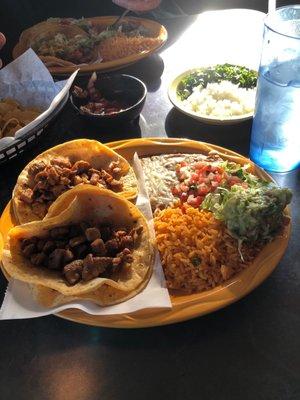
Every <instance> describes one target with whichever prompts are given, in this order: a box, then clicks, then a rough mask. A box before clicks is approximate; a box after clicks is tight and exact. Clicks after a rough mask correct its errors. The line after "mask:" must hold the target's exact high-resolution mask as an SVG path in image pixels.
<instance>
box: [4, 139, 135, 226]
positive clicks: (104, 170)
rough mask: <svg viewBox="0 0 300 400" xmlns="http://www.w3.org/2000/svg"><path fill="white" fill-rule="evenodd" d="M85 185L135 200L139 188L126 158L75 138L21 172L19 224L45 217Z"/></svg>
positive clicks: (17, 204)
mask: <svg viewBox="0 0 300 400" xmlns="http://www.w3.org/2000/svg"><path fill="white" fill-rule="evenodd" d="M84 184H91V185H94V186H98V187H101V188H106V189H109V190H112V191H113V192H116V193H118V194H120V195H121V196H124V197H126V198H127V199H128V200H131V201H133V200H135V198H136V196H137V191H138V189H137V181H136V177H135V174H134V172H133V169H132V168H131V166H130V164H129V163H128V161H126V160H125V159H124V158H123V157H121V156H120V155H119V154H117V153H116V152H114V151H113V150H111V149H109V148H108V147H106V146H104V145H103V144H101V143H100V142H98V141H96V140H88V139H78V140H72V141H70V142H66V143H63V144H61V145H58V146H55V147H53V148H51V149H49V150H47V151H45V152H44V153H42V154H40V155H39V156H37V157H36V158H35V159H34V160H32V161H31V162H30V163H29V164H28V165H27V166H26V167H25V168H24V170H23V171H22V172H21V174H20V175H19V178H18V180H17V183H16V186H15V188H14V192H13V199H12V201H13V209H14V214H15V217H16V219H17V221H18V223H20V224H24V223H27V222H30V221H36V220H40V219H43V218H44V217H45V215H46V214H47V212H48V210H49V208H50V206H51V205H52V203H53V202H54V201H55V200H56V199H57V198H58V197H59V196H60V195H61V194H63V193H65V192H67V191H68V190H69V189H72V188H73V187H75V186H77V185H84Z"/></svg>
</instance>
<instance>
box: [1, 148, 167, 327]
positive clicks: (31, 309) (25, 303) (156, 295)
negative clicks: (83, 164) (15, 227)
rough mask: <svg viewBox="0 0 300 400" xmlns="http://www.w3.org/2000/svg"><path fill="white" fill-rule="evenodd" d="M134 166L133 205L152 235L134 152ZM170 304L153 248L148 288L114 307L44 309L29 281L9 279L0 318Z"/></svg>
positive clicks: (120, 311)
mask: <svg viewBox="0 0 300 400" xmlns="http://www.w3.org/2000/svg"><path fill="white" fill-rule="evenodd" d="M133 168H134V172H135V174H136V176H137V179H138V185H139V196H138V198H137V203H136V204H137V206H138V208H139V209H140V210H141V211H142V213H143V214H144V215H145V217H146V219H147V221H148V222H149V226H150V231H151V235H152V236H153V235H154V228H153V216H152V211H151V206H150V202H149V198H148V195H147V190H146V187H145V181H144V175H143V170H142V166H141V163H140V160H139V158H138V156H137V154H135V155H134V160H133ZM171 307H172V305H171V300H170V296H169V292H168V290H167V289H166V285H165V278H164V274H163V270H162V266H161V262H160V257H159V254H158V251H156V256H155V265H154V270H153V274H152V277H151V279H150V281H149V283H148V285H147V287H146V288H145V289H144V290H143V291H142V292H141V293H139V294H137V295H136V296H135V297H133V298H132V299H129V300H127V301H126V302H123V303H120V304H117V305H114V306H108V307H100V306H98V305H97V304H94V303H92V302H90V301H76V302H71V303H69V304H65V305H63V306H59V307H53V308H45V307H42V306H41V305H39V304H38V303H37V302H36V301H35V300H34V299H33V297H32V294H31V291H30V288H29V285H28V284H26V283H24V282H20V281H18V280H15V279H12V280H11V282H10V283H9V285H8V288H7V291H6V294H5V298H4V301H3V304H2V307H1V310H0V319H3V320H4V319H21V318H35V317H42V316H44V315H49V314H56V313H58V312H60V311H63V310H66V309H68V308H77V309H79V310H82V311H85V312H86V313H88V314H92V315H113V314H128V313H131V312H134V311H138V310H142V309H145V308H171Z"/></svg>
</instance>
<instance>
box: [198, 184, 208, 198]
mask: <svg viewBox="0 0 300 400" xmlns="http://www.w3.org/2000/svg"><path fill="white" fill-rule="evenodd" d="M208 192H209V187H208V186H206V185H203V186H200V187H199V188H198V195H199V196H205V195H206V194H207V193H208Z"/></svg>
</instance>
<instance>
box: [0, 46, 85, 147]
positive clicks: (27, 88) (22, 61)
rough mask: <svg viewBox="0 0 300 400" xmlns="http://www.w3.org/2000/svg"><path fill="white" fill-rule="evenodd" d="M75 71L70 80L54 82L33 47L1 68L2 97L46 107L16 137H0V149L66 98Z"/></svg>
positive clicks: (19, 136) (22, 134)
mask: <svg viewBox="0 0 300 400" xmlns="http://www.w3.org/2000/svg"><path fill="white" fill-rule="evenodd" d="M77 72H78V70H77V71H75V72H74V73H73V74H72V75H71V76H70V78H69V79H68V80H64V81H59V82H54V80H53V78H52V76H51V74H50V73H49V71H48V69H47V68H46V67H45V65H44V64H43V63H42V61H41V60H40V59H39V57H38V56H37V55H36V54H35V52H34V51H33V50H32V49H28V50H27V51H26V52H25V53H23V54H22V55H21V56H20V57H18V58H17V59H15V60H14V61H13V62H11V63H10V64H8V65H7V66H6V67H5V68H3V69H2V70H0V99H5V98H7V97H11V98H13V99H15V100H17V101H19V102H20V103H21V104H22V105H23V106H29V107H30V106H32V107H38V108H39V109H41V110H43V112H42V114H40V115H39V116H38V117H37V118H36V119H35V120H33V121H31V122H30V123H29V124H28V125H26V126H24V127H23V128H21V129H19V130H18V131H17V132H16V134H15V136H14V137H5V138H2V139H0V149H3V148H5V147H6V146H9V145H10V144H12V143H13V142H14V141H15V140H16V139H21V138H22V136H24V134H26V133H28V132H29V131H31V130H32V129H33V128H35V127H36V126H38V125H40V124H41V123H42V122H43V121H44V120H45V119H46V118H47V117H48V116H49V115H50V114H51V113H53V112H54V111H55V109H56V108H57V107H58V105H59V104H60V103H61V102H62V101H63V100H64V99H65V97H66V95H67V94H68V92H69V90H70V87H71V85H72V83H73V81H74V79H75V76H76V75H77Z"/></svg>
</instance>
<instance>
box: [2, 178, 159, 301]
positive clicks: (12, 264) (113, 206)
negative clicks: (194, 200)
mask: <svg viewBox="0 0 300 400" xmlns="http://www.w3.org/2000/svg"><path fill="white" fill-rule="evenodd" d="M71 191H72V192H73V195H72V197H73V200H72V201H71V203H69V202H68V199H69V198H67V197H60V198H59V199H57V200H56V202H55V203H54V204H53V217H51V218H47V219H44V220H42V221H35V222H30V223H28V224H25V225H21V226H16V227H14V228H12V229H11V230H10V232H9V235H8V241H7V243H6V246H5V249H4V251H3V257H2V263H3V267H4V270H5V271H6V272H7V273H8V274H9V276H11V277H12V278H14V279H18V280H21V281H23V282H27V283H29V284H30V285H31V288H32V292H33V294H34V296H35V297H36V299H37V300H38V301H39V302H40V303H41V304H43V305H44V306H48V307H50V306H54V305H58V304H64V303H67V302H70V301H72V300H75V299H86V300H91V301H93V302H95V303H97V304H100V305H102V306H107V305H111V304H116V303H119V302H122V301H125V300H127V299H129V298H131V297H133V296H135V295H136V294H137V293H138V292H140V291H141V290H143V288H144V287H145V286H146V285H147V283H148V281H149V279H150V277H151V274H152V268H153V263H154V250H153V244H152V241H151V238H150V233H149V228H148V225H147V221H146V220H145V218H144V216H143V214H142V213H141V212H140V211H139V209H138V208H137V207H136V206H135V205H133V204H132V203H130V202H129V201H128V200H126V199H124V198H122V197H121V196H119V195H117V194H114V193H113V192H111V191H109V190H106V189H100V188H98V187H95V186H91V185H82V186H78V187H76V188H74V189H72V190H71ZM71 191H70V192H71ZM61 209H63V210H64V211H63V212H61V213H58V214H57V212H58V211H59V210H61ZM83 221H84V222H88V223H90V224H91V225H92V226H93V224H94V226H96V225H99V224H109V225H110V226H112V227H113V228H119V227H126V228H129V229H131V228H133V227H139V226H143V230H142V232H141V234H140V236H139V239H138V242H137V243H136V244H135V246H134V248H133V250H132V256H133V261H132V263H130V264H129V267H126V268H122V269H121V271H119V272H113V273H112V274H111V276H109V278H107V277H106V278H103V277H98V278H94V279H92V280H90V281H87V282H84V281H80V282H78V283H76V284H75V285H74V286H69V285H68V284H67V283H66V282H65V280H64V279H63V276H62V274H61V272H60V271H53V270H49V269H47V268H43V267H36V266H34V265H33V264H31V262H30V260H29V259H28V258H26V257H24V255H23V254H22V252H21V239H25V238H31V237H33V236H35V237H38V238H42V237H45V236H47V233H48V232H49V230H50V229H53V228H55V227H60V226H67V225H71V224H76V223H80V222H83Z"/></svg>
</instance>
